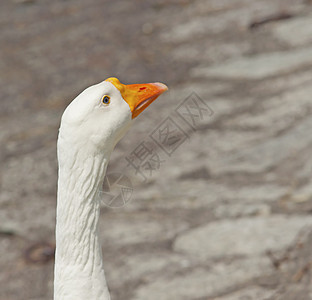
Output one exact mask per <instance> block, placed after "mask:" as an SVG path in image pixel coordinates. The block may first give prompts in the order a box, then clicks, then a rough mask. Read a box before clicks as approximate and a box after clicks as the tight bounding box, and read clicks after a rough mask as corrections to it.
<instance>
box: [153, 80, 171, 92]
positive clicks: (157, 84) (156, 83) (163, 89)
mask: <svg viewBox="0 0 312 300" xmlns="http://www.w3.org/2000/svg"><path fill="white" fill-rule="evenodd" d="M154 84H155V85H156V86H158V87H159V88H160V90H161V92H165V91H168V87H167V86H166V85H165V84H163V83H161V82H155V83H154Z"/></svg>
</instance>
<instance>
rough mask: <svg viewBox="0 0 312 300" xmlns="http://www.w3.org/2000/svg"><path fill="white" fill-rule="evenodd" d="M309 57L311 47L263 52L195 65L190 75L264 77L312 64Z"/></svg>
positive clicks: (237, 77)
mask: <svg viewBox="0 0 312 300" xmlns="http://www.w3.org/2000/svg"><path fill="white" fill-rule="evenodd" d="M311 57H312V48H303V49H293V50H290V51H283V52H273V53H265V54H259V55H254V56H249V57H243V58H239V59H234V60H230V61H228V62H225V63H223V64H221V65H215V66H208V67H196V68H194V69H193V70H191V75H192V76H193V77H202V76H204V77H217V78H223V79H264V78H267V77H270V76H276V75H281V74H283V73H284V74H285V73H288V72H291V71H294V70H296V69H297V68H300V67H302V66H308V65H312V58H311Z"/></svg>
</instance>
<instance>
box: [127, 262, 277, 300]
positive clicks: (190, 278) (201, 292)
mask: <svg viewBox="0 0 312 300" xmlns="http://www.w3.org/2000/svg"><path fill="white" fill-rule="evenodd" d="M271 271H272V266H271V262H270V261H269V260H268V259H267V258H264V257H259V258H253V259H246V260H244V259H243V260H238V261H234V262H232V263H228V264H227V263H219V264H215V265H213V266H212V267H211V268H209V269H204V268H198V269H193V270H191V271H189V272H187V273H186V274H184V275H180V276H174V277H169V278H167V276H166V275H165V274H164V276H162V278H160V279H159V280H156V281H151V282H149V283H148V284H147V285H143V286H142V287H140V288H139V289H138V290H137V293H136V294H135V296H134V297H133V299H136V300H143V299H144V300H159V299H162V300H172V299H180V300H190V299H197V298H201V297H209V296H212V295H214V294H216V293H220V292H221V291H223V290H226V289H228V288H231V287H235V286H237V285H239V284H243V283H244V282H246V281H249V280H251V279H253V278H255V277H258V276H261V275H263V274H267V273H270V272H271Z"/></svg>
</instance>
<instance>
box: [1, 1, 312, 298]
mask: <svg viewBox="0 0 312 300" xmlns="http://www.w3.org/2000/svg"><path fill="white" fill-rule="evenodd" d="M311 4H312V2H311V1H308V0H298V1H291V0H252V1H250V0H196V1H189V0H169V1H162V0H157V1H151V0H150V1H141V0H135V1H114V2H113V1H104V0H102V1H101V0H91V1H82V0H78V1H77V0H75V1H74V0H67V1H61V0H56V1H46V0H42V1H39V0H31V1H30V0H16V1H15V0H4V1H1V3H0V26H1V27H0V28H1V34H0V43H1V48H0V74H1V79H0V143H1V147H0V160H1V167H0V300H24V299H32V300H47V299H52V289H53V243H54V226H55V205H56V180H57V164H56V151H55V147H56V137H57V129H58V126H59V121H60V116H61V114H62V111H63V110H64V108H65V107H66V105H67V104H68V103H69V102H70V101H71V100H72V99H73V98H74V97H75V95H77V94H78V93H79V92H80V91H81V90H82V89H84V88H85V87H87V86H89V85H91V84H93V83H96V82H99V81H101V80H103V79H105V78H107V77H109V76H117V77H119V78H120V80H121V81H123V82H125V83H134V82H146V81H150V82H152V81H162V82H165V83H166V84H167V85H168V86H169V87H170V91H169V92H168V93H167V94H165V95H164V96H163V97H162V98H160V99H159V101H158V100H157V101H155V102H154V103H153V105H152V106H151V107H150V108H149V109H148V110H146V111H145V112H144V114H142V116H141V117H140V119H138V120H137V122H136V124H135V126H134V128H133V129H132V131H131V132H130V133H129V134H128V135H127V137H126V138H125V139H123V140H122V141H121V142H120V144H118V146H117V148H116V151H115V152H114V154H113V156H112V160H111V163H110V166H109V172H121V173H123V174H125V175H126V176H127V178H129V179H130V180H131V182H132V184H133V188H134V191H133V195H132V198H131V200H130V201H129V202H128V203H127V205H126V206H124V207H123V208H119V209H112V208H109V207H107V206H105V205H104V204H103V209H102V213H101V224H100V232H101V237H102V241H103V256H104V264H105V269H106V274H107V280H108V285H109V288H110V291H111V294H112V299H114V300H122V299H179V300H180V299H186V300H213V299H214V300H241V299H248V300H249V299H250V300H268V299H274V300H275V299H276V300H293V299H299V300H309V299H312V288H311V286H312V285H311V274H312V271H311V262H312V252H311V249H312V223H311V220H312V219H311V212H312V182H311V170H312V160H311V151H312V138H311V127H312V122H311V111H312V98H311V95H312V88H311V86H312V75H311V74H312V73H311V69H312V39H311V15H312V5H311ZM192 93H193V94H192ZM198 107H199V108H198ZM188 112H191V113H192V114H189V113H188ZM165 129H167V130H168V132H174V134H173V135H172V136H170V139H171V142H168V140H169V135H167V136H165V139H166V140H167V143H164V142H163V141H164V139H160V135H158V133H159V132H160V130H162V132H165ZM142 143H143V144H142ZM140 145H141V147H142V145H145V146H146V147H148V148H149V150H150V152H149V153H153V155H154V156H151V157H150V159H149V160H147V161H145V163H144V166H143V165H141V166H140V167H141V168H140V172H142V173H139V172H137V173H136V172H135V170H134V169H133V168H132V167H131V165H130V166H129V165H128V166H127V164H128V162H127V161H126V158H129V157H131V155H133V153H134V152H133V150H135V149H138V147H139V146H140ZM152 158H153V159H152ZM156 158H158V160H157V159H156ZM151 163H153V168H152V169H149V168H147V167H148V166H151ZM144 176H145V178H146V182H143V180H142V179H143V178H144ZM104 202H105V201H104ZM38 245H39V246H38ZM34 247H38V248H34ZM34 249H35V250H34ZM51 252H52V254H51ZM30 254H31V255H30ZM31 257H35V258H36V257H37V258H38V257H39V259H37V260H34V259H30V258H31Z"/></svg>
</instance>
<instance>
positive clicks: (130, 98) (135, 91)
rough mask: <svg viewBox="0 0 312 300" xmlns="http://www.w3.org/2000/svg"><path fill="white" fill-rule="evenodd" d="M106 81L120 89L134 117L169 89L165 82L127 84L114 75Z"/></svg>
mask: <svg viewBox="0 0 312 300" xmlns="http://www.w3.org/2000/svg"><path fill="white" fill-rule="evenodd" d="M105 81H108V82H110V83H112V84H113V85H114V86H115V87H116V88H117V89H118V90H119V92H120V94H121V96H122V97H123V99H124V100H125V101H126V102H127V103H128V105H129V107H130V110H131V112H132V119H134V118H136V117H137V116H138V115H139V114H140V113H141V112H142V111H143V110H144V109H145V108H147V107H148V106H149V105H150V104H151V103H152V102H153V101H154V100H156V98H157V97H158V96H159V95H161V94H162V93H163V92H165V91H167V90H168V87H167V86H166V85H165V84H163V83H159V82H155V83H142V84H127V85H126V84H122V83H120V81H119V80H118V79H117V78H114V77H110V78H108V79H106V80H105Z"/></svg>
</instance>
